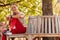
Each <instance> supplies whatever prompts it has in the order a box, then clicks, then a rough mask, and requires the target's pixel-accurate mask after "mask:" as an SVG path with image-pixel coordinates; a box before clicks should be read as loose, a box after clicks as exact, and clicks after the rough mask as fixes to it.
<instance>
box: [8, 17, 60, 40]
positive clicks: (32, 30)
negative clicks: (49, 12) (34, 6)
mask: <svg viewBox="0 0 60 40" xmlns="http://www.w3.org/2000/svg"><path fill="white" fill-rule="evenodd" d="M7 37H8V39H10V38H13V37H15V38H16V37H17V38H27V39H28V40H33V39H34V38H35V37H41V38H42V37H60V17H59V16H35V17H34V16H30V17H29V19H28V27H27V32H26V33H24V34H12V35H7Z"/></svg>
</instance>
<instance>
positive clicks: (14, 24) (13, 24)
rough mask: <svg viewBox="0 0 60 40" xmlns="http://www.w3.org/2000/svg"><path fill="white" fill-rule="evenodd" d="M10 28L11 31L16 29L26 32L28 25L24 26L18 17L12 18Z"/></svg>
mask: <svg viewBox="0 0 60 40" xmlns="http://www.w3.org/2000/svg"><path fill="white" fill-rule="evenodd" d="M14 27H15V29H14ZM10 28H11V31H13V30H15V31H17V32H19V33H24V32H26V27H24V26H23V24H22V23H21V21H20V20H19V19H17V18H11V20H10Z"/></svg>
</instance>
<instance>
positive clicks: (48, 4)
mask: <svg viewBox="0 0 60 40" xmlns="http://www.w3.org/2000/svg"><path fill="white" fill-rule="evenodd" d="M42 11H43V15H53V9H52V0H42ZM43 40H54V38H49V37H48V38H47V37H44V38H43Z"/></svg>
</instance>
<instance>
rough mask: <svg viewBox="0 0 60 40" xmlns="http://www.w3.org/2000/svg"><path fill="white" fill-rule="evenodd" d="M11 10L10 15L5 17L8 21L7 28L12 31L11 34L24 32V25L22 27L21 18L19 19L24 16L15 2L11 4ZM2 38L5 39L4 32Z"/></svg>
mask: <svg viewBox="0 0 60 40" xmlns="http://www.w3.org/2000/svg"><path fill="white" fill-rule="evenodd" d="M11 10H12V11H13V13H12V15H11V16H8V17H7V19H8V20H9V21H10V22H9V30H10V31H11V32H12V34H20V33H25V32H26V27H24V25H23V24H22V22H21V20H19V19H23V18H24V14H23V13H22V12H19V11H18V6H17V5H16V4H12V5H11ZM2 40H6V35H5V34H3V35H2ZM12 40H14V39H12Z"/></svg>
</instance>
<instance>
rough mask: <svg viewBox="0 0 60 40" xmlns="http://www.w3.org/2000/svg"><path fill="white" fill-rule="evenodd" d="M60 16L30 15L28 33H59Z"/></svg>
mask: <svg viewBox="0 0 60 40" xmlns="http://www.w3.org/2000/svg"><path fill="white" fill-rule="evenodd" d="M59 20H60V17H58V16H56V17H55V16H35V17H34V16H30V17H29V25H28V31H27V32H28V33H30V34H34V33H35V34H36V33H37V34H40V33H43V34H56V33H59V30H60V29H59V28H60V25H59V24H60V21H59Z"/></svg>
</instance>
